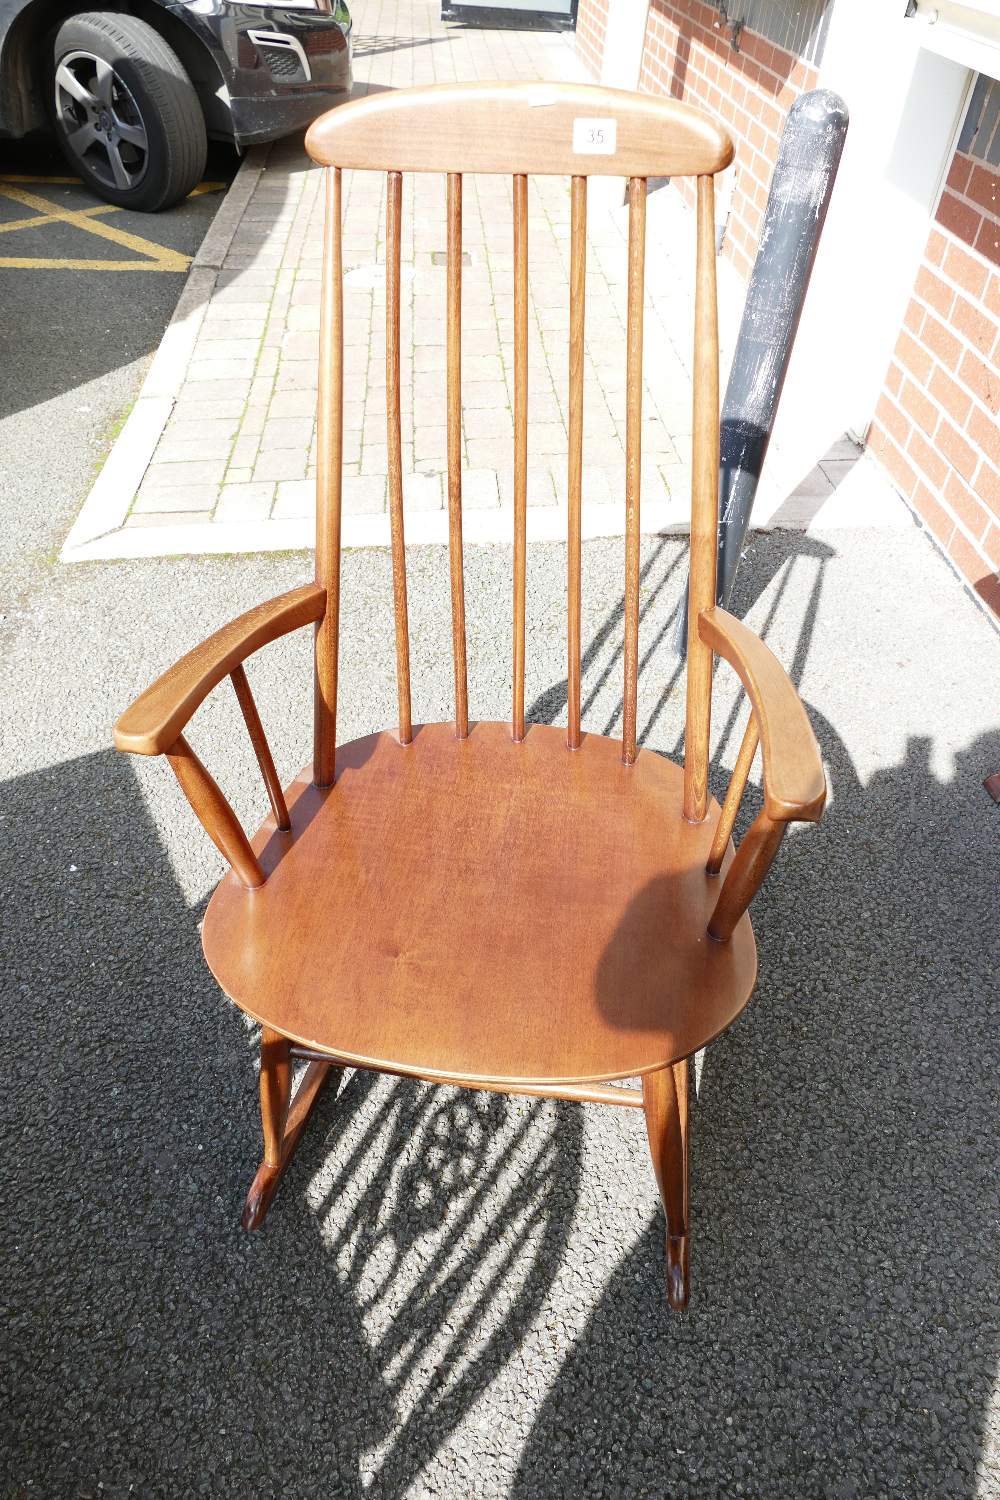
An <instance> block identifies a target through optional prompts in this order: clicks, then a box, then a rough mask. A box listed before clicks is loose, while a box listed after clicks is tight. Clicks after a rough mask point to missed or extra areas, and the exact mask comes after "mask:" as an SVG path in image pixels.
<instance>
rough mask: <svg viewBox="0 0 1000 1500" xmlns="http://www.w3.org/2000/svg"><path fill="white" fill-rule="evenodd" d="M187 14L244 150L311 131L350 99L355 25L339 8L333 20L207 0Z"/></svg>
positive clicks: (315, 14)
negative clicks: (214, 70) (215, 71)
mask: <svg viewBox="0 0 1000 1500" xmlns="http://www.w3.org/2000/svg"><path fill="white" fill-rule="evenodd" d="M172 8H173V7H172ZM183 11H184V17H185V20H186V22H187V24H188V26H190V27H191V28H192V29H193V30H195V31H198V32H200V33H201V35H202V40H203V41H204V42H205V44H206V46H207V47H208V49H209V51H210V52H211V54H212V56H213V57H214V59H215V62H216V64H217V66H218V68H219V72H220V73H221V75H222V80H223V84H224V88H223V90H222V91H221V94H220V101H221V100H224V102H225V104H226V107H227V108H228V111H229V115H230V118H231V123H232V132H233V136H234V138H235V141H236V144H237V145H238V146H250V145H254V144H257V143H259V142H262V141H272V140H277V139H278V138H279V137H280V136H283V135H288V134H290V133H291V132H292V131H295V130H301V129H304V128H305V126H307V125H309V124H311V123H312V121H313V120H315V119H316V118H317V116H318V115H321V114H323V113H324V111H326V110H328V109H332V108H333V106H334V105H336V104H342V103H343V102H344V100H345V99H346V98H347V97H348V96H349V94H350V90H351V81H352V73H351V23H350V20H349V19H341V18H340V17H338V7H337V6H336V5H334V7H333V14H329V15H328V14H325V13H323V12H321V11H317V10H306V9H294V10H292V9H285V8H283V7H280V6H274V5H240V4H235V3H232V0H201V3H200V4H199V5H198V8H197V9H195V7H194V6H192V5H185V6H183ZM341 15H342V16H344V17H346V12H344V11H343V10H342V8H341Z"/></svg>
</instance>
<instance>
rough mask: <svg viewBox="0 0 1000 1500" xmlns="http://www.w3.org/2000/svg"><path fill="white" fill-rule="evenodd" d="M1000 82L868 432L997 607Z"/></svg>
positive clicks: (928, 253)
mask: <svg viewBox="0 0 1000 1500" xmlns="http://www.w3.org/2000/svg"><path fill="white" fill-rule="evenodd" d="M998 122H1000V84H997V83H993V84H991V83H990V82H989V81H988V80H985V79H981V80H980V82H979V85H978V86H977V88H976V90H975V92H974V94H973V99H972V103H971V105H970V110H969V114H968V116H967V118H966V124H965V128H964V130H963V132H962V136H961V138H960V141H959V149H958V150H956V152H955V156H954V159H953V161H952V163H951V168H950V170H949V172H948V178H947V182H946V184H945V186H944V189H943V191H942V194H941V200H940V203H939V205H938V209H937V213H936V216H935V221H934V223H933V225H932V226H931V230H930V233H929V235H928V239H927V245H926V248H925V251H924V256H923V261H922V264H921V266H920V270H919V271H918V273H917V278H916V281H915V283H914V286H913V294H912V297H911V299H910V303H909V306H908V308H907V311H906V317H905V320H904V325H903V327H902V328H901V329H900V333H899V337H898V339H897V342H896V347H895V350H894V352H893V357H892V362H891V364H890V366H889V370H888V373H887V375H886V380H885V386H884V388H883V391H882V395H881V397H880V399H879V403H878V407H877V408H876V412H875V418H874V421H873V423H872V427H871V430H870V432H869V435H868V443H869V447H870V448H871V449H872V451H873V452H874V453H875V454H876V455H877V456H878V458H879V459H880V460H881V462H882V463H883V464H884V465H885V467H886V468H887V469H888V471H889V473H890V474H891V475H892V478H893V480H894V481H895V484H896V486H897V488H898V489H899V490H900V491H901V492H902V494H903V495H904V496H905V497H906V499H907V500H908V501H909V502H910V503H911V505H912V506H913V507H914V509H915V510H916V511H917V513H918V514H919V515H920V517H921V518H922V520H923V521H924V522H925V524H926V525H927V527H928V528H929V530H930V531H931V532H932V533H933V535H934V536H935V537H936V539H937V541H938V542H939V544H940V545H941V547H942V548H943V549H944V550H945V552H946V553H947V554H948V556H949V557H950V558H951V559H952V561H953V563H954V564H955V566H956V567H957V568H958V570H959V571H960V572H961V573H962V575H963V576H964V577H965V578H966V579H967V580H968V582H969V583H970V584H971V586H972V587H973V589H975V591H976V592H977V593H978V594H979V596H980V597H981V598H982V599H983V600H984V601H985V602H986V603H987V604H988V605H989V606H990V607H991V608H992V609H993V610H995V611H996V612H997V613H998V614H1000V581H998V573H1000V423H998V411H1000V178H998V175H997V162H998V161H1000V123H998Z"/></svg>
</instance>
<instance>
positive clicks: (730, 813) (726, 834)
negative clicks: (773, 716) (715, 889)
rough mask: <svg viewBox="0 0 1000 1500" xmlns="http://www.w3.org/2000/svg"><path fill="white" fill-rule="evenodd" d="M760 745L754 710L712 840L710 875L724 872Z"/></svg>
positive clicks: (709, 858)
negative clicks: (722, 870) (724, 865)
mask: <svg viewBox="0 0 1000 1500" xmlns="http://www.w3.org/2000/svg"><path fill="white" fill-rule="evenodd" d="M759 743H760V733H759V731H758V729H757V720H756V718H755V717H754V714H753V711H752V710H751V713H750V718H749V719H748V720H747V727H746V730H745V731H744V734H743V742H742V744H741V745H740V749H739V754H738V755H737V757H736V764H735V766H734V767H733V774H732V775H731V776H730V778H729V785H728V787H727V788H726V795H725V797H724V798H723V800H722V811H721V813H720V814H719V821H718V823H717V824H716V825H715V837H714V838H713V840H712V849H711V853H710V854H709V856H708V864H707V865H706V869H707V870H708V873H709V875H718V873H719V871H720V870H721V869H722V861H723V859H724V858H725V855H726V850H727V849H728V848H729V840H730V839H731V838H732V836H733V824H734V823H735V822H736V814H737V813H738V812H739V807H740V803H741V802H742V801H743V793H744V792H745V791H746V785H747V777H748V776H749V775H750V767H751V766H752V765H753V758H754V756H755V755H756V754H757V746H758V744H759Z"/></svg>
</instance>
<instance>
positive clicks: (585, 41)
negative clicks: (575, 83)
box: [576, 0, 611, 78]
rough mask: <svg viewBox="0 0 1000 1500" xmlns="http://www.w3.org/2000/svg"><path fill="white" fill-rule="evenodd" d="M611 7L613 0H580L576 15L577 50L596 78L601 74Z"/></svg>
mask: <svg viewBox="0 0 1000 1500" xmlns="http://www.w3.org/2000/svg"><path fill="white" fill-rule="evenodd" d="M610 8H611V0H580V6H579V9H578V11H577V15H576V50H577V52H578V53H579V54H580V58H581V60H582V61H583V63H584V64H585V65H586V67H587V68H589V70H590V72H591V73H593V75H594V77H595V78H600V76H601V60H602V58H603V57H604V34H605V32H606V30H607V26H608V11H609V10H610Z"/></svg>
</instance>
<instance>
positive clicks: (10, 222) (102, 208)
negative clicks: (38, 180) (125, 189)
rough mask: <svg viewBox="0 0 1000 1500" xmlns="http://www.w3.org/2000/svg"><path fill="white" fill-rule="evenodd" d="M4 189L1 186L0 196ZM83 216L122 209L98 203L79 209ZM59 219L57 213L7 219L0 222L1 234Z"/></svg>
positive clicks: (115, 212)
mask: <svg viewBox="0 0 1000 1500" xmlns="http://www.w3.org/2000/svg"><path fill="white" fill-rule="evenodd" d="M2 195H3V189H2V188H0V196H2ZM78 212H79V213H80V215H81V217H86V218H88V219H92V218H95V217H96V216H97V215H98V214H117V213H121V209H119V208H116V206H115V205H114V204H113V203H98V204H95V206H94V207H93V208H81V209H79V210H78ZM58 222H59V220H58V219H57V218H56V216H55V214H32V215H31V218H30V219H7V220H6V221H5V222H3V223H0V234H9V232H10V231H11V230H12V229H38V228H39V227H40V226H41V225H42V224H57V223H58Z"/></svg>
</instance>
